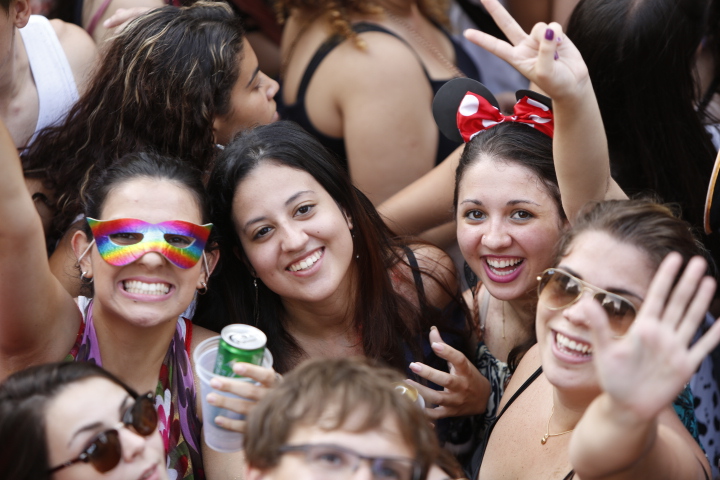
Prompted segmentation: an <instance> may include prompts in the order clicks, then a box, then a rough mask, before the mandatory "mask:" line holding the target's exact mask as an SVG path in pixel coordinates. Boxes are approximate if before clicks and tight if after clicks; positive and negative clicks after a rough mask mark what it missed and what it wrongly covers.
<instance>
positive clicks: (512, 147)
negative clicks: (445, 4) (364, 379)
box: [403, 3, 624, 436]
mask: <svg viewBox="0 0 720 480" xmlns="http://www.w3.org/2000/svg"><path fill="white" fill-rule="evenodd" d="M493 7H494V5H493V4H491V3H489V4H488V8H489V10H492V11H495V13H496V14H498V10H497V9H494V8H493ZM503 12H504V10H503ZM504 14H505V15H507V16H508V18H509V15H508V14H507V12H504ZM510 20H511V21H512V19H511V18H510ZM506 23H507V22H506ZM512 25H514V27H515V28H513V26H510V27H509V32H508V33H509V38H510V39H511V40H513V41H515V42H516V43H517V46H516V47H511V46H510V45H508V44H502V43H500V42H497V43H492V42H491V40H489V39H488V38H485V37H481V38H482V40H483V41H484V42H485V43H486V44H483V45H482V46H484V47H485V48H488V49H489V50H490V51H493V52H495V53H498V54H501V56H503V57H504V58H506V59H509V60H513V61H514V62H515V66H516V68H518V69H519V70H520V71H522V72H523V73H524V74H525V75H527V76H528V77H529V78H530V79H531V80H533V81H534V82H535V83H536V84H538V85H539V86H540V87H542V88H543V89H544V90H545V91H546V92H548V93H551V94H552V95H554V98H553V100H552V102H551V101H550V99H549V98H548V97H545V96H544V95H540V94H538V93H536V92H531V91H526V90H523V91H519V92H517V95H516V96H517V98H518V103H517V104H516V105H515V108H514V113H513V115H503V114H502V113H501V112H500V111H499V110H498V103H497V101H496V100H495V98H494V97H493V96H492V94H491V93H490V92H489V91H488V90H487V89H486V88H485V87H484V86H483V85H482V84H480V83H478V82H475V81H473V80H469V79H456V80H453V81H451V82H448V83H447V84H446V85H445V86H444V87H443V89H441V90H440V91H439V92H438V94H437V95H436V97H435V101H434V102H433V113H434V115H435V120H436V122H437V123H438V126H439V127H440V130H441V131H442V132H443V133H444V134H445V135H447V136H449V137H450V138H452V139H456V140H463V141H465V142H467V144H466V146H465V149H464V151H463V153H462V156H461V158H460V160H459V164H458V165H456V172H455V187H454V195H453V197H452V201H453V205H454V211H455V220H456V225H457V229H456V232H457V239H458V245H459V247H460V250H461V252H462V254H463V256H464V258H465V260H466V262H467V264H468V266H469V267H470V269H472V271H473V273H474V274H475V275H477V277H478V278H479V280H480V281H479V282H478V284H477V285H476V286H475V287H474V288H472V289H471V290H468V291H467V292H466V295H465V296H466V300H467V302H468V304H469V305H471V310H472V312H473V316H474V318H475V324H476V325H477V326H478V337H479V340H480V342H479V344H478V349H477V352H476V353H477V358H476V361H475V366H473V365H471V364H470V361H468V360H466V359H465V358H464V357H463V356H462V355H460V354H459V352H456V351H454V350H453V349H452V348H450V347H449V346H447V345H446V344H444V343H443V342H442V339H441V338H440V336H439V335H438V334H437V332H432V333H431V341H432V342H434V345H436V346H437V347H438V349H436V353H438V354H439V355H440V356H441V357H443V358H445V359H446V360H448V362H449V363H450V364H451V365H452V366H453V369H452V370H451V372H453V373H451V374H446V373H442V372H438V371H436V370H434V369H432V368H430V367H428V366H426V365H423V364H420V363H414V364H411V369H412V370H413V371H414V372H415V373H417V374H418V375H420V376H421V377H424V378H426V379H428V380H431V381H433V382H435V383H437V384H439V385H443V386H445V387H446V388H445V391H443V392H435V391H430V390H429V389H426V388H424V387H423V386H421V385H416V387H417V388H418V389H420V391H421V393H422V394H423V395H424V396H425V397H426V400H427V401H428V403H431V404H435V405H438V407H436V408H434V409H429V410H428V415H429V416H430V417H432V418H442V417H445V416H455V415H468V414H482V415H483V420H482V422H481V425H480V428H478V429H477V434H478V435H480V436H481V435H482V432H483V430H484V429H485V426H486V425H487V424H488V422H490V421H491V420H492V419H493V418H494V416H495V414H496V412H497V406H498V403H499V401H500V398H501V397H502V394H503V391H504V387H505V385H506V384H507V382H508V380H509V378H510V376H511V374H512V371H513V370H514V367H515V366H516V365H517V363H518V362H519V360H520V359H521V358H522V356H523V354H524V353H525V352H526V351H527V350H528V348H530V347H531V346H532V345H533V344H534V343H535V330H534V321H535V309H536V305H537V293H536V291H535V287H536V286H537V276H538V275H539V274H540V273H541V272H542V271H543V270H545V269H546V268H548V267H550V266H551V265H552V262H553V260H554V255H555V246H556V244H557V243H558V241H559V239H560V237H561V236H562V234H563V232H564V231H565V230H566V229H567V227H568V226H569V225H570V224H571V223H572V219H573V218H574V216H575V214H576V212H577V211H578V210H579V209H580V207H581V206H582V205H584V204H585V203H586V202H588V201H591V200H602V199H604V198H606V197H612V196H614V197H616V198H624V194H623V193H622V191H620V190H619V188H617V186H616V185H615V184H614V182H612V179H611V177H610V171H609V161H608V156H607V147H606V144H605V142H604V130H603V127H602V122H601V120H600V113H599V110H598V107H597V103H596V101H595V97H594V95H593V91H592V85H591V84H590V80H589V78H588V76H587V69H586V68H585V64H584V63H583V61H582V57H580V54H579V53H578V51H577V49H575V48H574V46H573V45H572V43H571V42H570V41H569V40H568V39H566V38H561V40H560V41H558V40H557V38H558V37H560V35H561V33H557V34H556V31H558V32H559V31H560V27H559V26H558V25H555V24H553V25H550V26H547V25H546V26H544V28H545V31H543V32H542V35H541V37H542V38H544V39H545V42H538V41H537V40H535V39H536V38H537V37H538V36H539V30H538V29H541V28H543V26H536V27H535V29H536V30H538V31H535V30H534V33H533V34H532V35H526V34H525V33H524V32H522V30H521V29H520V27H519V26H517V24H514V22H513V23H512ZM556 35H557V36H556ZM468 37H469V38H473V33H472V32H469V33H468ZM550 40H552V41H550ZM556 98H557V100H556ZM578 138H580V139H582V141H581V142H578V141H577V140H576V139H578ZM573 139H575V140H573ZM576 143H580V144H581V145H582V146H583V152H582V155H579V153H578V151H579V150H580V149H579V146H577V145H576ZM553 154H554V155H553ZM452 168H455V166H452V165H441V166H440V167H438V168H437V169H436V171H434V172H433V173H432V175H434V176H435V179H437V177H438V176H448V175H450V171H449V170H451V169H452ZM440 184H442V183H440ZM611 187H612V188H611ZM413 188H414V187H413ZM437 190H439V189H437V188H436V189H432V190H431V189H428V190H426V192H425V196H426V197H432V196H433V194H430V193H429V192H431V191H437ZM450 191H452V189H450V188H448V189H447V191H442V192H438V193H437V194H436V195H437V196H442V198H436V201H439V202H443V203H444V204H447V203H449V200H448V199H447V198H445V197H447V196H448V194H449V192H450ZM561 192H562V195H561ZM407 194H408V196H413V195H414V193H413V192H412V191H409V192H407ZM403 201H404V200H403ZM417 203H419V202H416V205H415V208H416V209H418V208H417ZM422 205H423V207H424V206H425V201H423V202H422ZM428 208H430V207H428ZM418 210H421V211H426V210H427V209H426V208H419V209H418ZM430 226H431V225H425V227H430ZM475 367H477V368H475Z"/></svg>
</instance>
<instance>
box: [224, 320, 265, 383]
mask: <svg viewBox="0 0 720 480" xmlns="http://www.w3.org/2000/svg"><path fill="white" fill-rule="evenodd" d="M266 343H267V337H266V336H265V334H264V333H263V332H262V331H261V330H260V329H257V328H255V327H253V326H251V325H243V324H234V325H228V326H227V327H225V328H223V329H222V332H220V342H219V345H218V353H217V358H216V359H215V368H214V369H213V373H215V374H216V375H221V376H223V377H232V378H240V375H236V374H235V373H233V369H232V367H233V365H235V363H236V362H244V363H252V364H253V365H262V361H263V356H264V355H265V344H266Z"/></svg>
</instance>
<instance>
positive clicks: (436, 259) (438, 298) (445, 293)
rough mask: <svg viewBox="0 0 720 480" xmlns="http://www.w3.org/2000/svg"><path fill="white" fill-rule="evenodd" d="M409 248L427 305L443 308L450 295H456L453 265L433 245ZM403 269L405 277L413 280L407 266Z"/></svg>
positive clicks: (456, 287)
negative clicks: (419, 275)
mask: <svg viewBox="0 0 720 480" xmlns="http://www.w3.org/2000/svg"><path fill="white" fill-rule="evenodd" d="M409 247H410V249H411V250H412V252H413V255H414V256H415V260H416V261H417V266H418V269H419V270H420V274H421V275H422V280H423V287H424V289H425V295H426V298H427V301H428V303H429V304H430V305H432V306H434V307H437V308H444V307H445V306H446V305H447V304H448V302H449V301H450V300H451V299H452V295H455V294H456V293H457V289H458V281H457V274H456V270H455V264H454V263H453V261H452V259H451V258H450V256H449V255H448V254H447V253H445V252H444V251H442V250H441V249H439V248H437V247H435V246H433V245H427V244H413V245H409ZM406 260H409V259H406ZM411 263H412V262H411ZM405 268H406V270H407V272H406V275H410V277H409V278H413V277H412V271H411V270H410V268H409V267H407V266H405Z"/></svg>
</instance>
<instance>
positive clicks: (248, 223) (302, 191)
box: [243, 190, 315, 231]
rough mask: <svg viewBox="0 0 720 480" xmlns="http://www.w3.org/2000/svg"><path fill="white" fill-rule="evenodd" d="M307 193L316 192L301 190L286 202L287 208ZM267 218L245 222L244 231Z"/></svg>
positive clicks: (261, 217)
mask: <svg viewBox="0 0 720 480" xmlns="http://www.w3.org/2000/svg"><path fill="white" fill-rule="evenodd" d="M306 193H315V192H314V191H312V190H301V191H299V192H297V193H295V194H293V195H291V196H290V198H288V199H287V200H285V206H286V207H287V206H288V205H290V204H291V203H293V202H294V201H295V200H297V199H298V197H300V196H302V195H305V194H306ZM266 218H267V217H266V216H260V217H255V218H252V219H250V220H248V221H247V222H245V225H244V226H243V231H244V230H247V229H248V228H249V227H250V225H252V224H253V223H257V222H261V221H263V220H265V219H266Z"/></svg>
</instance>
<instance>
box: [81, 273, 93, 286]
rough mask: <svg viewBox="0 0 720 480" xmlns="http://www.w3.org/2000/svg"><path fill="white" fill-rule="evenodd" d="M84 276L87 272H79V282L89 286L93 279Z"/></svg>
mask: <svg viewBox="0 0 720 480" xmlns="http://www.w3.org/2000/svg"><path fill="white" fill-rule="evenodd" d="M85 274H87V272H80V282H81V283H83V284H85V285H90V284H91V283H93V280H95V279H94V278H92V277H86V276H85Z"/></svg>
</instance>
